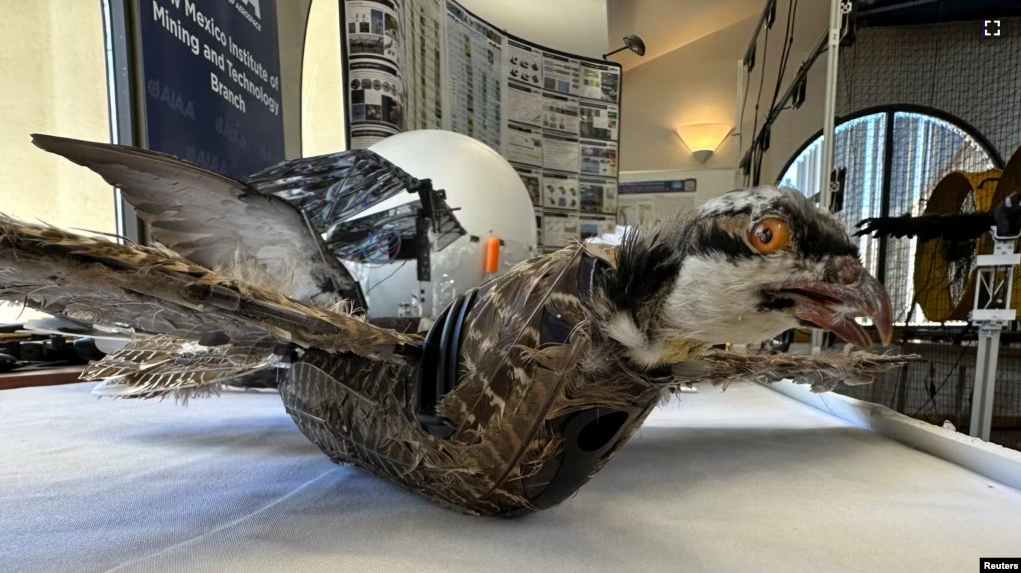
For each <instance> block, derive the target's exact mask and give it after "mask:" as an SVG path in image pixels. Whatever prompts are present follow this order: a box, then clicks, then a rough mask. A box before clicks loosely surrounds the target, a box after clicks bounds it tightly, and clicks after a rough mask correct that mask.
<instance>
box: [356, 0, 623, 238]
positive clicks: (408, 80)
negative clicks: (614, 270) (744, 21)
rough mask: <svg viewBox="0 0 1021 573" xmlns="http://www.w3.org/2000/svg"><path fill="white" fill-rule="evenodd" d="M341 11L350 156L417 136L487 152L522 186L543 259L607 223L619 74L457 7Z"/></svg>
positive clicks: (614, 189) (369, 5) (425, 1)
mask: <svg viewBox="0 0 1021 573" xmlns="http://www.w3.org/2000/svg"><path fill="white" fill-rule="evenodd" d="M345 9H346V14H345V16H344V18H345V19H344V21H345V23H346V26H347V28H346V30H345V31H346V33H347V37H348V39H347V41H348V43H349V44H348V45H349V46H350V49H349V54H348V70H347V74H348V82H349V84H350V85H349V93H350V98H349V99H350V105H351V121H350V125H351V127H350V130H351V144H352V147H354V148H358V147H366V146H369V145H372V144H373V143H375V142H377V141H379V140H381V139H383V138H386V137H390V136H392V135H394V134H397V133H400V132H402V131H409V130H416V129H446V130H449V131H454V132H457V133H460V134H463V135H467V136H469V137H472V138H474V139H475V140H477V141H480V142H482V143H484V144H486V145H487V146H489V147H491V148H492V149H493V150H495V151H496V152H498V153H500V154H501V155H502V156H503V157H504V158H505V159H506V160H507V161H508V162H510V164H511V165H512V166H513V167H514V169H515V170H516V171H517V173H518V175H519V176H520V177H521V181H522V184H523V185H524V187H525V189H526V191H527V192H528V198H529V200H530V201H531V203H532V205H533V206H534V208H535V209H536V220H537V223H538V225H539V235H540V242H539V244H540V246H543V247H544V248H545V247H548V248H559V247H560V246H563V240H564V239H565V238H566V237H568V236H570V238H575V239H577V238H580V236H581V235H580V234H579V233H581V232H582V231H584V234H586V236H587V235H588V234H590V232H591V231H593V230H597V231H602V230H605V229H606V228H607V225H609V224H610V223H608V221H610V222H613V221H615V219H616V217H617V215H618V211H619V208H620V204H621V202H620V198H619V197H618V174H619V161H618V146H619V141H620V129H621V128H620V86H621V68H620V66H618V65H617V64H614V63H612V62H606V61H603V60H595V59H590V58H585V57H580V56H574V55H571V54H567V53H564V52H561V51H558V50H555V49H552V48H550V47H547V46H541V45H538V44H535V43H533V42H530V41H528V40H527V39H525V38H519V37H516V36H514V35H512V34H510V33H507V32H504V31H501V30H500V29H498V28H496V27H495V26H493V25H491V24H490V23H488V22H486V21H485V20H483V19H481V18H479V17H477V16H476V15H474V14H473V13H472V12H471V11H469V10H467V9H465V8H464V7H463V6H461V5H460V4H459V3H458V2H457V1H456V0H347V1H346V2H345ZM547 215H549V217H547ZM579 216H581V219H579ZM579 221H581V222H579ZM547 241H548V243H547Z"/></svg>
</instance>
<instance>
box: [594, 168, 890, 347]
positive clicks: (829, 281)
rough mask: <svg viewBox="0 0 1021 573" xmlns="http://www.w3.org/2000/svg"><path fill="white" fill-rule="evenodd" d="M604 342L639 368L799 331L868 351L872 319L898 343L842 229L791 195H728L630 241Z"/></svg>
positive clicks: (601, 309) (621, 256)
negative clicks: (619, 347) (621, 349)
mask: <svg viewBox="0 0 1021 573" xmlns="http://www.w3.org/2000/svg"><path fill="white" fill-rule="evenodd" d="M597 284H598V285H599V287H600V288H601V294H602V297H601V298H600V303H599V304H598V305H597V307H598V312H597V316H600V318H601V320H602V322H603V323H604V324H603V328H604V330H605V332H606V334H607V335H608V336H609V337H610V338H613V339H616V340H617V341H618V342H620V343H621V344H623V345H624V346H625V347H627V349H628V353H629V355H630V356H631V358H632V360H634V361H635V362H637V363H639V364H642V365H644V366H648V367H651V366H655V365H662V364H667V363H671V362H678V361H682V360H684V359H685V358H686V356H688V355H690V354H691V353H692V352H696V351H697V349H700V348H702V349H704V348H706V347H708V346H712V345H718V344H726V343H733V344H755V343H758V342H761V341H763V340H767V339H770V338H773V337H776V336H778V335H779V334H781V333H782V332H784V331H786V330H789V329H792V328H798V327H817V328H823V329H825V330H828V331H830V332H833V333H834V334H835V335H837V336H838V337H840V338H842V339H844V340H845V341H847V342H850V343H853V344H855V345H857V346H860V347H862V348H864V349H868V348H869V347H871V338H870V337H869V335H868V333H867V331H866V330H865V329H864V328H863V327H862V326H861V325H860V324H859V323H858V322H857V321H856V320H855V317H868V318H869V319H871V320H872V321H873V323H874V324H875V325H876V327H877V329H878V331H879V334H880V338H881V339H882V341H883V343H884V344H886V343H888V342H889V341H890V338H891V336H892V330H893V326H892V322H891V312H890V299H889V296H888V295H887V293H886V289H885V288H884V287H883V285H882V284H880V282H879V281H877V280H876V279H875V278H874V277H873V276H872V275H870V274H869V273H868V271H867V270H866V269H865V268H864V266H863V265H862V263H861V260H860V259H859V253H858V248H857V246H856V245H855V243H854V242H852V240H851V238H850V237H849V236H848V234H847V232H846V231H845V230H844V226H843V224H842V223H841V222H840V221H839V220H837V219H836V218H835V217H834V216H833V215H832V214H830V213H829V212H827V211H824V210H822V209H820V208H819V207H818V206H816V205H815V204H814V203H812V202H811V201H809V200H808V199H807V198H806V197H804V196H803V195H802V194H800V193H798V192H796V191H793V190H781V189H776V188H772V187H760V188H754V189H746V190H739V191H733V192H730V193H726V194H724V195H722V196H720V197H717V198H715V199H713V200H711V201H709V202H707V203H706V204H705V205H704V206H703V207H702V208H701V209H700V210H698V211H695V212H691V213H687V214H682V215H679V216H677V217H675V218H673V219H670V220H667V221H665V222H662V223H660V224H657V225H655V226H652V227H638V228H634V229H631V230H629V231H628V232H627V233H626V234H625V236H624V239H623V241H622V243H621V247H620V250H619V253H618V254H617V263H616V269H615V270H614V271H612V272H609V273H607V274H606V275H605V276H604V277H602V279H600V280H599V282H598V283H597Z"/></svg>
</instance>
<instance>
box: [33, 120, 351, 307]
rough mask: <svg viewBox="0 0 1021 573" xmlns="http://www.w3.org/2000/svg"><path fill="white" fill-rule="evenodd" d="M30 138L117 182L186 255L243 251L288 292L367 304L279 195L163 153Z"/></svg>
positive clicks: (208, 258)
mask: <svg viewBox="0 0 1021 573" xmlns="http://www.w3.org/2000/svg"><path fill="white" fill-rule="evenodd" d="M32 142H33V143H34V144H35V145H36V146H37V147H39V148H40V149H43V150H45V151H48V152H50V153H55V154H57V155H61V156H63V157H65V158H66V159H68V160H70V161H72V162H73V163H76V164H78V165H81V166H84V167H87V168H89V169H91V170H92V171H94V172H96V173H97V174H99V175H100V176H102V177H103V178H104V179H105V180H106V181H107V182H108V183H110V184H111V185H113V186H115V187H118V188H119V189H120V190H121V194H122V196H123V197H124V199H125V200H126V201H127V202H128V203H130V204H131V205H132V206H133V207H134V208H135V209H136V211H137V212H138V215H139V217H140V218H141V219H142V220H144V221H145V222H146V223H147V224H148V225H149V227H150V230H151V233H152V238H153V240H155V241H158V242H159V243H161V244H163V245H166V246H167V247H168V248H169V249H171V250H172V251H174V252H176V253H178V254H179V255H180V256H182V257H184V258H186V259H188V260H189V261H192V262H194V263H196V264H198V265H202V266H204V267H206V268H209V269H215V268H218V267H220V266H221V265H225V264H230V263H231V262H232V261H234V260H235V259H236V258H237V256H238V253H241V256H242V257H243V258H246V259H251V260H254V261H256V262H257V263H258V264H259V265H260V266H261V267H262V269H263V272H262V274H263V275H264V276H265V277H267V278H272V279H273V280H274V286H276V287H277V288H278V289H279V290H280V291H281V292H283V293H284V294H286V295H288V296H290V297H292V298H295V299H298V300H305V301H312V302H315V303H317V304H323V305H333V304H337V303H339V302H340V301H341V300H342V299H347V300H349V301H351V302H353V303H354V304H355V305H357V306H358V307H360V308H364V307H365V300H364V296H363V295H362V293H361V289H360V288H359V286H358V284H357V282H356V281H355V279H354V278H353V277H352V276H351V273H350V272H348V270H347V269H346V268H345V267H344V265H343V264H341V263H340V261H338V260H337V259H336V258H335V257H333V256H332V255H331V254H330V253H329V252H328V251H327V250H326V248H325V246H324V243H323V240H322V237H321V236H320V233H319V232H317V231H316V229H315V228H314V227H313V225H312V224H311V223H310V222H309V221H308V220H307V219H306V217H305V215H304V214H303V212H302V211H301V210H300V209H299V208H298V207H296V206H294V205H292V204H291V203H289V202H287V201H286V200H284V199H282V198H280V197H277V196H274V195H272V194H269V193H263V192H260V191H258V190H256V189H254V188H253V187H251V186H250V185H248V184H247V183H244V182H241V181H237V180H234V179H231V178H228V177H224V176H222V175H219V174H217V173H214V172H212V171H209V170H206V169H202V168H200V167H198V166H196V165H192V164H190V163H187V162H185V161H182V160H181V159H178V158H176V157H173V156H171V155H167V154H163V153H157V152H153V151H147V150H143V149H137V148H133V147H127V146H119V145H112V144H104V143H95V142H89V141H81V140H76V139H69V138H63V137H54V136H49V135H40V134H36V135H33V136H32Z"/></svg>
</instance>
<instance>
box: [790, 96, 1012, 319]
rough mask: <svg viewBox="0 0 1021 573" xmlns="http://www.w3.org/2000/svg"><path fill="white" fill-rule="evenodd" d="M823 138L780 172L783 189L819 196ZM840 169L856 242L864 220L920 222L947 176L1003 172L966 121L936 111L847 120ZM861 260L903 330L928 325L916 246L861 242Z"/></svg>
mask: <svg viewBox="0 0 1021 573" xmlns="http://www.w3.org/2000/svg"><path fill="white" fill-rule="evenodd" d="M821 164H822V134H821V132H820V133H819V134H817V135H816V136H815V137H813V138H812V139H810V140H809V141H807V142H806V143H805V144H804V145H803V146H802V147H801V148H800V149H799V150H798V151H797V152H796V153H795V154H794V156H793V157H792V158H791V160H790V161H789V162H788V164H787V166H786V167H785V168H784V169H783V170H782V171H781V175H780V177H779V180H778V181H777V183H778V184H779V185H781V186H786V187H791V188H794V189H798V190H799V191H801V192H802V193H805V194H806V195H809V196H813V195H815V194H816V193H818V190H819V170H820V165H821ZM833 166H834V169H841V168H843V169H846V179H845V183H844V194H843V202H842V209H841V210H840V212H839V213H838V217H839V218H840V219H841V220H842V221H844V223H845V224H846V225H847V230H848V232H850V233H851V234H852V235H853V234H854V233H855V232H856V231H857V230H858V228H857V225H858V223H859V222H860V221H861V220H862V219H867V218H870V217H881V216H893V217H896V216H899V215H904V214H911V215H920V214H921V213H922V212H923V211H924V210H925V202H926V200H927V199H928V197H929V194H930V193H931V192H932V190H933V188H934V187H935V186H936V183H938V182H939V181H940V180H941V179H942V178H943V177H944V176H946V175H947V174H948V173H951V172H953V171H964V172H982V171H986V170H988V169H992V168H1002V167H1003V161H1002V159H1001V158H1000V156H999V154H998V153H997V152H996V150H995V149H994V148H993V147H992V146H991V145H990V144H989V143H988V142H987V141H986V140H985V139H984V138H983V137H982V135H981V134H979V133H978V132H976V131H975V130H974V129H973V128H971V127H970V126H968V125H967V124H965V123H964V122H963V121H961V120H959V119H957V118H954V117H951V116H949V115H947V114H944V113H942V112H939V111H937V110H933V109H925V108H916V107H907V106H898V107H889V108H883V109H870V110H864V111H862V112H859V113H856V114H854V115H853V116H850V117H848V118H845V119H843V120H841V121H840V122H839V123H838V124H837V126H836V130H835V132H834V159H833ZM859 240H860V247H861V252H862V259H863V261H864V263H865V265H866V267H867V268H868V269H869V271H870V272H872V273H873V274H875V275H876V277H877V278H879V279H880V280H881V281H883V283H884V284H885V285H886V288H887V290H888V291H889V293H890V299H891V302H892V303H893V308H894V312H895V313H896V314H897V316H896V320H897V322H899V323H905V322H907V323H912V324H919V323H925V322H928V320H927V319H926V318H925V317H924V316H922V315H921V312H920V310H919V309H918V308H917V305H916V304H915V301H914V297H915V293H914V289H913V286H912V275H913V272H914V262H915V248H916V242H915V241H914V240H913V239H894V238H890V239H887V240H885V241H880V240H876V239H871V238H869V237H860V238H859Z"/></svg>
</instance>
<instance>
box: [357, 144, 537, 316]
mask: <svg viewBox="0 0 1021 573" xmlns="http://www.w3.org/2000/svg"><path fill="white" fill-rule="evenodd" d="M369 149H370V150H372V151H373V152H375V153H377V154H379V155H380V156H382V157H384V158H386V159H387V160H389V161H390V162H392V163H393V164H394V165H396V166H398V167H400V168H401V169H403V170H404V171H406V172H408V173H409V174H410V175H412V176H413V177H416V178H418V179H431V180H432V183H433V187H434V188H436V189H442V190H444V191H446V194H447V203H448V204H449V205H450V206H451V207H459V208H460V209H459V210H458V211H456V212H455V216H456V217H457V219H458V221H460V222H461V225H462V226H463V227H464V228H465V230H467V231H468V234H469V235H474V236H476V237H479V238H481V239H482V241H481V242H472V241H471V239H470V238H469V237H462V238H461V239H459V240H457V241H455V242H454V243H453V244H451V245H450V246H448V247H447V248H446V249H444V250H443V251H442V252H440V253H438V254H435V255H434V257H433V277H432V279H433V283H432V284H431V285H419V283H418V281H417V279H416V277H415V274H416V268H417V267H416V265H415V261H414V260H411V261H406V262H397V263H389V264H384V265H356V264H352V263H346V264H347V266H348V268H350V269H351V270H352V271H353V272H355V275H356V276H357V277H359V280H361V281H362V288H363V290H364V291H366V297H367V298H368V302H369V315H370V316H375V317H378V316H396V314H397V312H398V310H397V309H398V305H399V304H400V303H402V302H408V301H409V300H411V297H412V295H413V294H415V293H418V291H419V288H420V286H421V287H423V288H425V290H426V292H425V293H423V294H424V295H425V296H424V300H423V301H422V307H421V314H422V315H423V316H426V317H431V316H435V314H436V313H438V312H439V311H440V310H442V309H443V307H445V306H446V303H447V302H449V299H450V297H451V296H453V294H452V293H453V292H456V293H461V292H464V291H465V290H466V289H468V288H472V287H474V286H478V285H479V284H481V283H482V282H484V280H485V279H486V278H488V277H490V276H491V275H486V274H485V273H484V269H483V267H484V259H485V256H484V249H483V245H484V244H485V240H486V239H487V238H488V237H489V234H490V233H492V234H493V236H495V237H497V238H499V239H503V240H504V241H505V246H504V248H503V249H501V255H500V265H499V269H498V270H497V273H496V274H498V275H499V274H503V273H504V272H506V271H507V269H509V268H510V267H511V266H513V265H515V264H517V263H519V262H521V261H523V260H525V259H527V258H529V257H531V256H533V255H534V254H535V252H536V248H537V245H536V238H537V237H536V226H535V211H534V209H533V208H532V201H531V199H530V198H529V196H528V190H527V189H526V188H525V184H524V183H523V182H522V181H521V177H520V176H519V175H518V173H517V171H515V170H514V168H513V167H511V165H510V163H508V162H507V160H506V159H504V158H503V157H502V156H500V154H498V153H497V152H496V151H494V150H493V149H492V148H490V147H489V146H487V145H486V144H484V143H482V142H480V141H477V140H475V139H472V138H471V137H468V136H466V135H461V134H459V133H454V132H452V131H441V130H431V129H430V130H419V131H409V132H406V133H400V134H397V135H393V136H390V137H388V138H386V139H384V140H381V141H379V142H377V143H375V144H374V145H372V146H371V147H370V148H369ZM416 199H418V195H417V194H411V193H401V194H399V195H397V196H396V197H391V198H390V199H387V200H386V201H384V202H382V203H380V204H378V205H376V206H374V207H372V208H371V209H369V210H367V211H363V212H360V213H358V215H356V217H362V216H365V215H369V214H372V213H376V212H379V211H384V210H386V209H391V208H393V207H396V206H398V205H403V204H405V203H410V202H412V201H415V200H416ZM440 284H442V285H444V286H442V288H436V287H437V285H440Z"/></svg>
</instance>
